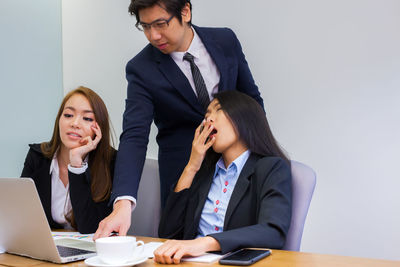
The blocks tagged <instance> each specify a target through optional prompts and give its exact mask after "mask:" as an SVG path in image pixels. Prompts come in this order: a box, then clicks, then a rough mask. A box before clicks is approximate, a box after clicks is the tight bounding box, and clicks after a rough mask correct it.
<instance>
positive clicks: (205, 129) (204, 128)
mask: <svg viewBox="0 0 400 267" xmlns="http://www.w3.org/2000/svg"><path fill="white" fill-rule="evenodd" d="M213 129H214V126H213V125H212V124H210V123H209V122H202V123H201V124H200V126H199V127H197V129H196V131H195V135H194V139H193V142H192V152H191V153H190V159H189V163H188V167H189V168H192V169H193V170H194V171H198V170H199V169H200V166H201V163H202V162H203V160H204V157H205V155H206V152H207V150H208V149H209V148H210V147H211V146H212V145H213V144H214V142H215V138H214V137H212V138H211V139H210V138H209V136H210V134H211V132H212V131H213Z"/></svg>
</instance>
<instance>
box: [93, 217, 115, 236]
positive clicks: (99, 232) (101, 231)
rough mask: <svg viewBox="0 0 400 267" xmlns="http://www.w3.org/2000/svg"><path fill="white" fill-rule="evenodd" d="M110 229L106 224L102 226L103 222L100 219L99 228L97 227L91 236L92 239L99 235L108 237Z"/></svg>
mask: <svg viewBox="0 0 400 267" xmlns="http://www.w3.org/2000/svg"><path fill="white" fill-rule="evenodd" d="M111 232H112V231H111V230H108V229H107V227H106V226H104V223H103V222H102V221H101V222H100V223H99V228H97V231H96V233H95V234H94V236H93V240H96V239H97V238H100V237H108V236H110V234H111Z"/></svg>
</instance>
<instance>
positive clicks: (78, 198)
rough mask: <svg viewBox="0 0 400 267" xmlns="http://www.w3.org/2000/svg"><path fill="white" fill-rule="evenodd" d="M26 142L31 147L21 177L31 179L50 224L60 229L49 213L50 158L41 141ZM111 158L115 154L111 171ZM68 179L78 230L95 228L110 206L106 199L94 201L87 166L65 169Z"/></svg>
mask: <svg viewBox="0 0 400 267" xmlns="http://www.w3.org/2000/svg"><path fill="white" fill-rule="evenodd" d="M29 146H30V149H29V152H28V155H27V156H26V159H25V163H24V169H23V171H22V174H21V177H29V178H32V179H33V181H34V182H35V185H36V189H37V191H38V193H39V197H40V200H41V202H42V205H43V209H44V212H45V213H46V217H47V221H48V222H49V224H50V227H51V228H55V229H60V228H62V226H61V225H59V224H58V223H56V222H55V221H54V220H53V217H52V216H51V175H50V173H49V172H50V164H51V160H50V159H48V158H46V157H45V156H44V155H43V154H42V151H41V149H40V144H32V145H29ZM114 162H115V157H114V159H113V161H112V163H111V165H112V166H111V171H112V172H111V173H113V166H114ZM68 179H69V194H70V198H71V204H72V210H73V212H74V218H75V221H76V224H77V228H78V229H77V230H78V231H79V232H81V233H85V234H86V233H94V232H96V230H97V227H98V225H99V222H100V221H101V220H102V219H104V218H105V217H107V216H108V215H109V214H110V213H111V211H112V206H109V205H108V202H109V200H106V201H102V202H94V201H93V199H92V195H91V189H90V170H89V168H87V170H86V172H84V173H82V174H74V173H72V172H70V171H68Z"/></svg>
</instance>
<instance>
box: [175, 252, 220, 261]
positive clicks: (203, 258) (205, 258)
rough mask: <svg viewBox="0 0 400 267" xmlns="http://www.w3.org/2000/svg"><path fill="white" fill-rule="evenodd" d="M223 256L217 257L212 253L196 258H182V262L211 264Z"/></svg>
mask: <svg viewBox="0 0 400 267" xmlns="http://www.w3.org/2000/svg"><path fill="white" fill-rule="evenodd" d="M222 256H224V255H218V254H213V253H206V254H204V255H201V256H197V257H188V258H182V261H192V262H205V263H212V262H215V261H217V260H219V259H220V258H222Z"/></svg>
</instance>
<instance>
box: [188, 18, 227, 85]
mask: <svg viewBox="0 0 400 267" xmlns="http://www.w3.org/2000/svg"><path fill="white" fill-rule="evenodd" d="M193 28H194V29H195V30H196V33H197V34H198V36H199V37H200V39H201V41H202V42H203V44H204V46H205V47H206V49H207V51H208V53H209V54H210V56H211V58H212V59H213V60H214V62H215V65H217V68H218V70H219V73H220V80H219V85H218V91H224V90H226V89H227V88H226V85H227V84H228V64H227V62H228V61H227V58H226V56H225V53H224V50H223V49H222V48H221V47H220V46H219V45H218V43H217V42H216V41H215V40H214V39H213V38H212V37H211V36H210V35H207V34H206V33H205V32H203V30H202V28H200V27H197V26H194V25H193Z"/></svg>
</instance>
